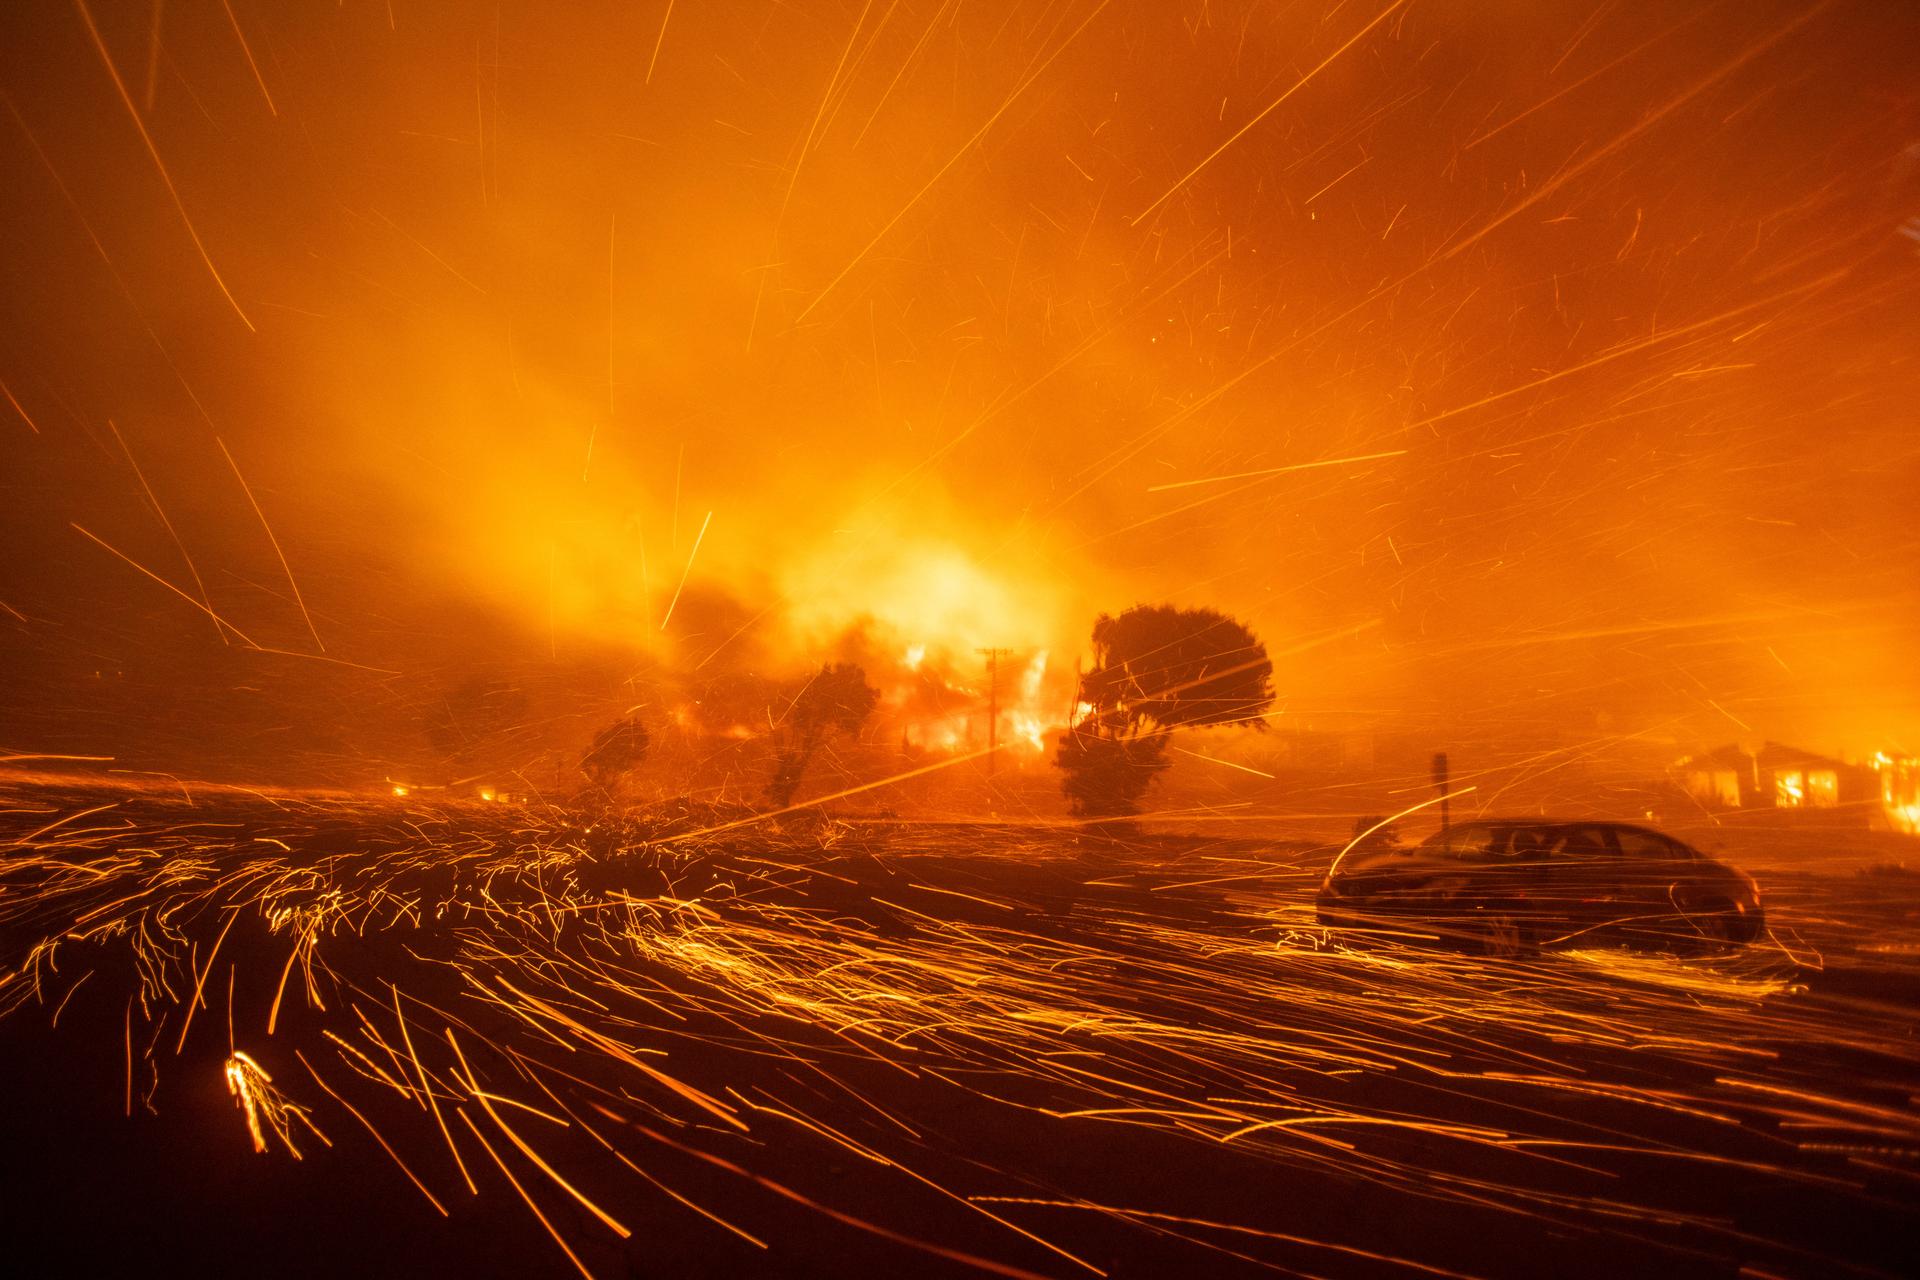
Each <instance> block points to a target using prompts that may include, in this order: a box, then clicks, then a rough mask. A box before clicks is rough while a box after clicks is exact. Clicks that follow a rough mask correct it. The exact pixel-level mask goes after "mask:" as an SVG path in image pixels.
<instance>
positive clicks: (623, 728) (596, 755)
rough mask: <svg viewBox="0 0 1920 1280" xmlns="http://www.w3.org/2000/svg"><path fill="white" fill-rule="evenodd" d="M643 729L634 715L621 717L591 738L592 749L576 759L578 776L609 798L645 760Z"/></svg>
mask: <svg viewBox="0 0 1920 1280" xmlns="http://www.w3.org/2000/svg"><path fill="white" fill-rule="evenodd" d="M648 741H649V739H648V737H647V726H646V725H644V724H642V723H641V722H640V717H639V716H637V715H628V716H622V717H621V718H620V719H618V720H615V721H614V722H613V723H612V724H610V725H608V726H607V727H606V728H604V729H602V730H601V731H600V732H599V733H598V734H596V735H594V739H593V745H591V746H589V747H588V748H587V753H586V754H585V755H584V756H582V757H580V772H582V773H584V774H586V775H587V778H588V780H589V781H591V782H592V783H593V785H594V786H595V787H597V788H599V789H600V791H601V792H603V793H604V794H606V795H608V796H611V795H612V794H613V792H614V789H615V788H616V787H618V786H619V785H620V783H621V780H622V779H624V778H625V777H626V776H627V775H628V774H630V773H632V772H633V771H634V770H635V769H637V768H639V767H640V762H641V761H642V760H644V759H646V758H647V743H648Z"/></svg>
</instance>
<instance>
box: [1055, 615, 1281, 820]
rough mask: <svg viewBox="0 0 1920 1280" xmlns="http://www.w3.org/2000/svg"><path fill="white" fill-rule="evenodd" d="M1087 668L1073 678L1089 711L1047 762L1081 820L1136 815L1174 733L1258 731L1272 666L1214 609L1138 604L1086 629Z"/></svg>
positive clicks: (1241, 628)
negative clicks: (1090, 658)
mask: <svg viewBox="0 0 1920 1280" xmlns="http://www.w3.org/2000/svg"><path fill="white" fill-rule="evenodd" d="M1093 653H1094V666H1093V669H1092V670H1091V671H1088V672H1087V673H1085V674H1084V675H1083V676H1081V677H1080V702H1081V703H1082V704H1083V705H1084V706H1085V707H1086V708H1087V710H1086V711H1085V712H1084V713H1083V714H1082V715H1081V716H1080V717H1079V718H1078V719H1077V720H1076V721H1075V722H1074V723H1073V724H1072V725H1071V726H1069V727H1068V729H1067V732H1066V734H1065V736H1064V737H1063V738H1062V739H1061V742H1060V750H1059V753H1058V754H1057V755H1056V756H1055V757H1054V764H1055V765H1056V766H1058V767H1059V769H1060V771H1061V773H1062V775H1063V776H1062V778H1061V782H1060V787H1061V790H1062V791H1064V792H1065V793H1066V795H1067V799H1068V800H1069V801H1071V802H1072V805H1073V811H1074V813H1076V814H1078V815H1080V816H1082V817H1092V818H1110V817H1125V816H1127V815H1130V814H1134V813H1138V812H1139V808H1140V799H1141V797H1142V796H1144V795H1145V794H1146V792H1147V788H1148V787H1149V786H1151V785H1152V784H1153V780H1154V779H1155V778H1156V777H1158V776H1159V775H1160V773H1161V772H1162V771H1163V770H1165V769H1166V767H1167V764H1168V761H1167V749H1168V745H1169V740H1170V738H1171V736H1172V734H1173V731H1174V730H1176V729H1187V728H1206V727H1212V726H1221V725H1248V726H1251V727H1254V728H1264V727H1265V724H1264V722H1263V721H1262V719H1261V716H1262V715H1263V714H1264V713H1265V711H1266V709H1267V708H1268V707H1269V706H1271V705H1272V703H1273V663H1272V662H1271V661H1270V660H1269V659H1268V657H1267V648H1266V646H1265V645H1263V644H1262V643H1260V641H1259V639H1258V638H1257V637H1256V636H1255V635H1254V634H1253V632H1251V631H1249V630H1248V629H1247V627H1246V626H1245V624H1243V623H1240V622H1237V621H1235V620H1234V619H1232V618H1229V617H1228V616H1226V615H1225V614H1223V613H1220V612H1218V611H1216V610H1213V609H1179V608H1175V607H1173V606H1172V605H1136V606H1134V607H1133V608H1131V609H1128V610H1126V611H1125V612H1123V613H1121V614H1118V615H1116V616H1109V615H1107V614H1102V615H1101V616H1100V618H1099V620H1098V621H1096V622H1095V623H1094V624H1093Z"/></svg>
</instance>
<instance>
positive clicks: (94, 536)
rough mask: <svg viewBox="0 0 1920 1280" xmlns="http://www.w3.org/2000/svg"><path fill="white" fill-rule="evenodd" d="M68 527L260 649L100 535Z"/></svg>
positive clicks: (231, 626) (207, 609)
mask: <svg viewBox="0 0 1920 1280" xmlns="http://www.w3.org/2000/svg"><path fill="white" fill-rule="evenodd" d="M68 525H69V527H70V528H72V529H73V530H74V531H75V532H77V533H81V534H85V535H86V537H87V538H88V539H89V540H90V541H92V542H94V543H97V544H98V545H99V546H100V547H101V548H102V549H103V550H105V551H108V552H111V553H112V554H113V555H115V556H117V557H118V558H120V559H121V560H124V561H125V562H126V563H128V564H130V565H132V566H133V567H134V568H135V569H138V570H139V571H140V572H141V573H143V574H145V575H146V576H147V577H149V578H152V579H153V580H154V581H155V582H157V583H159V584H160V585H161V586H163V587H165V588H166V589H167V590H169V591H171V592H173V594H175V595H177V596H179V597H180V598H181V599H182V600H185V601H186V602H187V603H188V604H190V605H192V606H193V607H194V608H196V609H198V610H200V612H202V613H204V614H206V615H207V616H208V617H209V618H212V619H213V620H214V621H215V622H217V623H219V624H220V625H221V626H223V627H225V628H226V629H227V630H229V631H231V632H233V634H235V635H236V636H239V637H240V638H241V639H242V640H245V641H246V642H247V643H248V644H250V645H253V647H254V648H256V649H257V648H259V647H260V646H258V645H254V644H253V641H252V640H251V639H249V638H248V636H247V633H246V632H244V631H242V630H241V629H240V628H238V627H236V626H234V625H233V624H232V623H231V622H228V621H227V620H226V619H225V618H223V617H221V616H220V615H219V614H217V613H215V612H214V611H213V610H212V609H210V608H208V607H207V606H206V605H204V604H202V603H200V602H199V601H198V600H195V599H194V598H193V597H192V596H190V595H188V594H187V593H186V592H184V591H182V590H181V589H180V588H178V587H176V586H174V585H173V584H172V583H171V582H168V581H167V580H166V579H165V578H163V577H161V576H160V575H159V574H157V573H155V572H154V571H153V570H151V569H149V568H147V567H146V566H145V565H143V564H141V563H140V562H139V561H137V560H135V559H134V558H133V557H132V556H129V555H128V554H127V553H126V552H124V551H120V550H118V549H117V548H115V547H114V546H112V545H111V544H110V543H108V542H107V541H106V540H105V539H104V538H101V537H100V536H99V535H97V534H95V533H92V532H91V531H89V530H87V529H84V528H82V527H81V526H80V525H77V524H73V523H72V522H71V521H69V522H68Z"/></svg>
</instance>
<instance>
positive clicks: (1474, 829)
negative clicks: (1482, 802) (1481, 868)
mask: <svg viewBox="0 0 1920 1280" xmlns="http://www.w3.org/2000/svg"><path fill="white" fill-rule="evenodd" d="M1437 839H1438V840H1439V842H1440V844H1441V845H1442V847H1444V848H1445V849H1446V851H1447V852H1448V853H1450V854H1453V855H1454V856H1455V857H1465V858H1478V857H1484V856H1486V855H1488V854H1493V853H1499V852H1501V848H1500V846H1501V845H1502V844H1503V843H1505V842H1504V841H1503V840H1502V839H1501V835H1500V833H1499V832H1497V831H1495V830H1494V829H1493V828H1492V827H1487V826H1481V825H1478V824H1468V825H1467V826H1463V827H1450V828H1448V829H1447V830H1446V831H1443V832H1441V833H1440V835H1439V836H1438V837H1437Z"/></svg>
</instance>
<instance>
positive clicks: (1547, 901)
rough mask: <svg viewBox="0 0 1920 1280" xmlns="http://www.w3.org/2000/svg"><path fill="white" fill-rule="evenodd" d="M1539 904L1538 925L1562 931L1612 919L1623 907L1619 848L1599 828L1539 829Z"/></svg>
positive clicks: (1582, 825)
mask: <svg viewBox="0 0 1920 1280" xmlns="http://www.w3.org/2000/svg"><path fill="white" fill-rule="evenodd" d="M1543 844H1544V848H1543V849H1542V851H1541V853H1540V862H1539V866H1540V874H1539V883H1540V886H1541V887H1540V892H1539V898H1540V908H1541V916H1542V920H1541V924H1542V926H1543V929H1544V928H1546V927H1548V926H1550V925H1557V927H1558V928H1559V930H1560V931H1561V933H1562V934H1563V935H1566V934H1575V933H1580V932H1584V931H1587V930H1591V929H1597V928H1600V927H1603V926H1606V925H1608V924H1611V923H1613V921H1614V920H1616V919H1617V918H1618V917H1619V916H1620V915H1621V913H1622V911H1623V909H1626V904H1625V902H1624V901H1623V894H1622V890H1621V885H1620V852H1619V850H1618V848H1617V847H1615V845H1614V844H1613V841H1612V840H1611V838H1610V837H1609V835H1608V832H1607V830H1606V828H1605V827H1602V826H1599V825H1598V824H1593V823H1567V824H1563V825H1560V826H1556V827H1552V828H1546V829H1544V830H1543Z"/></svg>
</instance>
